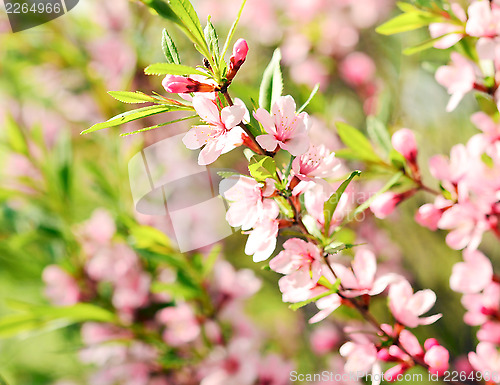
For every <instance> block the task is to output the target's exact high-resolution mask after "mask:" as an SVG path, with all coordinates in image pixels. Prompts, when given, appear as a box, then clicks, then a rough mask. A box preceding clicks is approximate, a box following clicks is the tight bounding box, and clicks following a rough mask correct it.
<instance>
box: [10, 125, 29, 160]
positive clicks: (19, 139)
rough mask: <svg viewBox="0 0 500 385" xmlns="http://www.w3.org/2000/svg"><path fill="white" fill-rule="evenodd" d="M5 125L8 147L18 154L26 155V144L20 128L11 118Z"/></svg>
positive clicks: (27, 151)
mask: <svg viewBox="0 0 500 385" xmlns="http://www.w3.org/2000/svg"><path fill="white" fill-rule="evenodd" d="M6 124H7V127H6V128H7V143H8V145H9V147H10V148H11V149H12V150H13V151H14V152H17V153H19V154H23V155H28V153H29V150H28V142H27V140H26V136H25V135H24V132H23V130H22V129H21V127H20V126H19V125H18V124H17V123H16V121H15V120H14V118H12V116H10V115H9V116H8V117H7V119H6Z"/></svg>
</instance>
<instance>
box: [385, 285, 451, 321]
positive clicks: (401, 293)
mask: <svg viewBox="0 0 500 385" xmlns="http://www.w3.org/2000/svg"><path fill="white" fill-rule="evenodd" d="M435 302H436V294H435V293H434V292H433V291H432V290H429V289H426V290H420V291H417V292H416V293H413V289H412V287H411V285H410V283H409V282H408V281H406V280H404V279H403V280H401V281H399V282H397V283H393V284H392V285H391V287H390V288H389V309H390V310H391V312H392V314H393V315H394V317H395V318H396V319H397V320H398V321H399V322H400V323H402V324H403V325H405V326H408V327H410V328H415V327H417V326H418V325H429V324H432V323H434V322H436V321H437V320H438V319H439V318H441V316H442V315H441V314H435V315H433V316H430V317H424V318H421V317H420V316H421V315H422V314H424V313H426V312H427V311H428V310H429V309H430V308H431V307H432V306H434V303H435Z"/></svg>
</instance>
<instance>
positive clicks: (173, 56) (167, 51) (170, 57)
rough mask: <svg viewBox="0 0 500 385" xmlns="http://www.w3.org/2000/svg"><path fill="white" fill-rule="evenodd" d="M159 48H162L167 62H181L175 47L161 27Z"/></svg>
mask: <svg viewBox="0 0 500 385" xmlns="http://www.w3.org/2000/svg"><path fill="white" fill-rule="evenodd" d="M161 48H162V50H163V54H164V55H165V59H167V62H168V63H169V64H177V65H179V64H181V60H180V59H179V52H177V47H176V46H175V44H174V41H173V40H172V38H171V37H170V35H169V34H168V32H167V30H166V29H163V32H162V34H161Z"/></svg>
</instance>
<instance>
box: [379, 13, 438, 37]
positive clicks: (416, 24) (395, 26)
mask: <svg viewBox="0 0 500 385" xmlns="http://www.w3.org/2000/svg"><path fill="white" fill-rule="evenodd" d="M442 20H443V17H442V16H438V15H434V14H432V13H430V12H423V11H414V12H408V13H403V14H402V15H399V16H396V17H395V18H394V19H391V20H389V21H388V22H386V23H384V24H382V25H381V26H379V27H377V28H376V29H375V31H377V32H378V33H380V34H382V35H394V34H396V33H401V32H407V31H413V30H414V29H418V28H421V27H425V26H427V25H429V24H431V23H437V22H440V21H442Z"/></svg>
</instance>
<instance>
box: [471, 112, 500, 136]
mask: <svg viewBox="0 0 500 385" xmlns="http://www.w3.org/2000/svg"><path fill="white" fill-rule="evenodd" d="M470 120H471V122H472V123H474V125H475V126H476V127H477V128H479V129H480V130H481V131H483V133H484V135H485V136H486V137H487V138H488V140H490V141H491V142H495V141H499V140H500V124H499V123H497V122H495V121H494V120H493V119H492V118H491V117H490V116H489V115H488V114H486V113H484V112H482V111H480V112H476V113H475V114H472V116H471V118H470Z"/></svg>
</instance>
